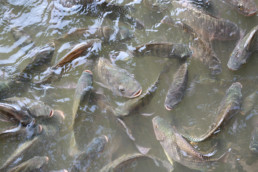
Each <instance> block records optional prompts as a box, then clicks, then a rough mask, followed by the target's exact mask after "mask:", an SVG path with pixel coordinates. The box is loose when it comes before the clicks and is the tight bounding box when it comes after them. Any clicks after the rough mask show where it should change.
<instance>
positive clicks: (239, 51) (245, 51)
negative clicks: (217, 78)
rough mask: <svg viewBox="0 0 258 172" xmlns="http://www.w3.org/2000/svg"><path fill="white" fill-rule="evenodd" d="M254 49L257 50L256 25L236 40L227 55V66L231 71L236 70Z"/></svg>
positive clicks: (257, 36) (257, 31) (257, 28)
mask: <svg viewBox="0 0 258 172" xmlns="http://www.w3.org/2000/svg"><path fill="white" fill-rule="evenodd" d="M255 51H258V26H255V27H254V28H253V29H252V30H251V31H250V32H249V33H247V34H246V35H245V36H244V37H243V38H241V39H240V40H239V41H238V43H237V45H236V47H235V48H234V50H233V51H232V53H231V55H230V57H229V60H228V63H227V66H228V68H229V69H230V70H233V71H236V70H238V69H239V68H240V67H241V65H242V64H245V63H246V61H247V59H248V58H249V57H250V56H251V55H252V53H254V52H255Z"/></svg>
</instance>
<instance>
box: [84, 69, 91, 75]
mask: <svg viewBox="0 0 258 172" xmlns="http://www.w3.org/2000/svg"><path fill="white" fill-rule="evenodd" d="M84 72H88V73H90V74H91V75H92V72H91V71H90V70H85V71H84Z"/></svg>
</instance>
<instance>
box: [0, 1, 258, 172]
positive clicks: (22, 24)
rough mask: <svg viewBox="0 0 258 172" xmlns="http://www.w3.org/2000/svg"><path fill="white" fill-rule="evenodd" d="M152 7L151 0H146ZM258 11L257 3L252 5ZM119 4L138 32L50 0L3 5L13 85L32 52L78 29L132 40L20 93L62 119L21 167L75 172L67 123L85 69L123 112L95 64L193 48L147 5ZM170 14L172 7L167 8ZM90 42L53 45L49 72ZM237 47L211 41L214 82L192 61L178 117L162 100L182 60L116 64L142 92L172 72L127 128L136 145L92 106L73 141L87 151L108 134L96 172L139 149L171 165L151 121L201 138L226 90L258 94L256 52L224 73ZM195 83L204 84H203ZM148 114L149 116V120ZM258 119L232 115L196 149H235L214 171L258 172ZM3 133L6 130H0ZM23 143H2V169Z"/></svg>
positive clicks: (225, 14)
mask: <svg viewBox="0 0 258 172" xmlns="http://www.w3.org/2000/svg"><path fill="white" fill-rule="evenodd" d="M146 1H148V0H146ZM255 2H256V4H257V5H258V0H255ZM114 3H117V4H118V5H130V6H132V7H133V8H132V10H130V12H131V14H130V15H132V16H133V17H134V18H137V19H138V20H139V21H142V22H143V23H144V26H145V28H144V29H137V28H135V26H134V25H131V24H129V23H128V22H123V21H122V18H121V19H120V20H119V17H118V18H112V19H110V18H109V17H107V16H108V15H107V13H104V12H101V13H99V14H98V15H97V16H95V15H87V14H85V11H83V10H82V9H81V6H73V7H71V8H66V7H63V6H62V5H61V4H60V2H59V1H58V0H57V1H50V0H20V1H16V0H2V1H1V2H0V81H8V80H12V79H13V78H14V77H15V76H16V75H17V74H19V73H20V72H21V71H22V69H23V68H24V67H25V66H26V65H27V64H28V63H29V62H30V60H31V59H30V55H28V54H29V53H30V50H32V49H33V47H42V46H44V45H46V44H48V43H49V42H51V41H53V40H55V39H56V38H59V37H62V36H63V35H64V34H66V33H68V32H71V31H73V30H75V29H76V28H94V27H100V26H110V27H113V28H118V26H123V27H126V28H128V29H129V30H131V31H132V32H133V33H134V37H133V38H132V39H130V40H125V41H122V42H119V41H113V42H112V41H111V42H109V43H102V45H101V49H100V50H98V51H97V52H95V54H94V55H92V56H90V55H89V54H87V55H85V56H81V57H80V58H78V59H76V60H74V61H72V62H71V63H70V64H68V65H66V66H65V73H64V74H63V75H62V78H61V79H60V80H58V81H56V82H53V83H51V84H46V85H40V86H38V85H34V84H30V85H29V88H28V90H26V91H25V92H19V91H17V95H16V96H19V97H28V98H30V99H36V100H41V101H43V102H45V103H46V104H48V105H50V106H51V107H52V108H54V109H59V110H61V111H63V112H64V114H65V120H64V122H63V124H62V127H61V129H60V131H59V132H58V134H57V135H56V137H55V139H51V140H49V141H44V142H42V144H40V146H39V147H36V148H34V150H33V151H30V152H29V153H28V155H27V154H26V155H24V156H21V157H20V159H19V161H23V160H25V159H29V158H31V157H33V156H36V155H41V156H43V155H46V156H48V157H49V159H50V161H49V163H48V165H47V170H58V169H70V166H71V164H72V161H73V157H71V156H69V154H68V152H67V150H68V147H67V146H68V144H67V142H68V134H69V133H68V132H70V131H69V130H68V124H69V123H70V120H71V114H72V105H73V96H74V92H75V87H76V83H77V81H78V79H79V77H80V75H81V73H82V71H84V70H86V69H90V70H92V72H93V80H94V82H93V88H94V91H98V92H103V93H104V94H105V96H106V98H107V100H108V102H110V104H111V105H112V106H113V107H116V106H118V105H121V106H122V105H123V103H124V102H126V101H127V100H128V99H127V98H121V97H118V96H116V95H114V94H113V93H112V92H111V91H110V90H107V89H106V88H104V87H102V86H101V85H100V84H99V79H98V77H97V75H96V69H95V66H94V62H92V61H96V60H97V58H98V57H105V58H107V59H111V58H110V55H109V54H110V52H113V53H114V52H118V51H126V50H129V49H132V48H133V47H136V46H138V45H142V44H145V43H149V42H172V43H184V44H186V45H189V46H190V44H191V41H192V38H191V37H190V35H189V34H188V33H187V32H185V31H183V30H182V29H180V28H178V27H172V26H168V25H164V24H161V23H160V21H161V19H162V18H163V17H164V13H161V12H157V11H155V10H151V9H150V8H148V7H147V6H146V5H145V4H144V2H143V1H140V0H139V1H131V0H117V1H114ZM168 8H170V7H168ZM214 9H215V11H216V15H217V16H218V17H221V18H225V19H227V20H230V21H232V22H234V23H235V24H237V26H238V27H239V28H241V29H242V30H243V31H245V32H246V33H247V32H249V31H250V30H251V29H252V28H253V27H254V26H256V25H257V24H258V15H254V16H251V17H244V16H242V15H241V14H239V13H237V12H236V11H235V10H234V9H233V8H232V7H230V6H229V5H228V4H226V3H225V2H223V1H222V0H216V1H214ZM178 10H179V9H176V8H173V7H171V9H170V13H171V15H172V16H173V15H176V13H177V12H178ZM13 28H18V29H19V30H21V31H22V32H24V37H22V38H20V39H19V40H15V39H14V38H13V35H12V29H13ZM28 36H29V37H30V38H31V39H32V40H33V44H29V45H26V46H22V45H23V44H22V42H23V39H26V38H27V37H28ZM83 41H85V39H84V38H83V37H81V38H79V39H77V40H65V39H64V40H62V41H61V42H59V43H58V44H56V47H55V52H54V56H53V59H52V61H51V65H54V64H56V62H57V61H58V60H59V59H60V58H62V57H63V56H64V55H65V54H66V53H67V52H69V51H70V50H71V49H72V47H73V46H74V45H75V44H78V43H80V42H83ZM236 43H237V40H233V41H219V40H218V41H213V42H212V46H213V48H214V51H215V53H216V54H217V56H218V57H219V58H220V60H221V63H222V73H220V74H219V75H215V76H212V75H211V74H210V71H209V70H208V69H207V67H206V66H205V65H203V64H202V63H201V62H200V61H198V60H193V59H191V58H190V59H188V63H189V69H188V70H189V77H188V85H187V92H186V94H185V96H184V98H183V100H182V102H180V103H179V104H178V105H177V106H176V107H175V108H174V109H173V110H171V111H167V110H166V109H165V108H164V101H165V97H166V94H167V90H168V87H169V85H170V84H171V82H172V80H173V74H174V73H175V72H176V70H177V69H178V67H179V65H180V63H179V62H178V60H177V59H166V58H163V57H156V56H143V57H133V58H130V59H123V58H122V59H119V58H115V59H111V60H112V61H113V63H114V64H116V65H117V66H119V67H121V68H124V69H126V70H127V71H129V72H130V73H132V74H133V75H134V77H135V78H136V80H138V81H139V83H140V84H141V85H142V88H143V92H144V91H145V90H146V89H147V88H148V87H149V86H150V85H151V84H152V83H154V82H155V79H156V78H157V76H158V75H159V74H160V72H161V71H162V69H163V67H164V65H166V64H168V63H169V65H170V67H169V71H168V72H167V73H166V75H165V77H164V78H162V80H161V81H160V84H159V86H158V89H157V90H156V92H155V95H154V97H153V99H152V100H151V101H150V102H149V104H147V105H146V106H144V107H142V108H141V109H139V110H138V111H136V112H133V113H132V114H130V115H129V116H128V117H125V118H123V121H124V122H125V124H126V125H127V127H128V128H129V129H131V131H132V135H133V136H134V138H135V141H132V140H131V139H130V138H129V137H128V135H127V134H126V133H125V132H124V130H123V129H121V127H120V126H118V125H119V124H118V123H117V122H115V120H114V118H112V117H111V116H110V115H111V114H109V112H108V111H106V110H105V109H104V108H102V107H101V106H100V105H99V104H97V103H96V101H94V98H92V99H90V100H89V102H82V103H81V104H80V107H79V110H78V112H77V118H76V121H75V127H74V130H75V136H76V141H77V142H78V145H79V149H80V150H83V149H84V148H85V147H86V146H87V144H88V143H89V142H90V141H91V140H92V139H93V138H95V137H97V136H100V135H106V136H108V138H109V142H108V144H107V146H106V147H105V149H104V152H103V153H101V154H100V155H99V157H98V160H97V161H94V163H93V164H92V168H91V171H99V170H100V169H101V167H103V166H104V165H106V164H107V163H109V162H111V161H112V160H114V159H116V158H118V157H120V156H121V155H124V154H129V153H135V152H139V151H138V149H137V148H136V145H139V146H141V147H145V148H150V151H149V152H148V154H150V155H153V156H156V157H159V158H161V159H163V160H166V161H167V158H166V155H165V154H164V151H163V149H162V147H161V146H160V143H159V142H158V141H157V140H156V138H155V134H154V131H153V126H152V118H153V117H155V116H161V117H162V118H165V119H166V120H167V121H169V122H171V123H173V124H175V125H176V126H177V129H178V131H179V132H184V131H187V132H188V134H191V135H200V134H201V133H204V131H206V130H207V129H208V128H209V126H210V124H211V123H212V122H213V121H214V116H215V115H216V109H217V108H218V106H219V104H220V102H221V100H222V98H223V96H224V95H225V92H226V90H227V89H228V88H229V86H230V85H231V84H232V83H233V82H236V81H238V82H240V83H241V84H242V85H243V88H242V94H243V98H245V97H246V96H248V95H250V94H251V93H253V92H255V91H258V90H257V89H258V75H257V72H258V68H257V65H258V58H256V57H257V56H258V54H257V53H254V54H253V55H252V56H251V57H250V59H249V60H248V62H247V64H246V65H243V66H242V67H241V68H240V70H238V71H236V72H232V71H230V70H229V69H228V68H227V61H228V59H229V56H230V54H231V52H232V50H233V49H234V47H235V45H236ZM44 75H45V73H42V74H35V76H34V78H33V80H32V82H37V81H39V80H40V79H42V77H44ZM198 78H203V80H204V82H200V81H199V80H198ZM144 114H149V115H150V114H152V115H151V116H146V115H145V116H144ZM257 118H258V105H257V103H255V104H254V108H253V110H251V111H250V112H249V113H248V114H246V115H241V114H240V113H238V114H236V115H234V117H232V118H231V119H230V120H229V121H227V122H225V123H223V126H222V127H220V129H219V131H218V132H216V133H217V134H216V135H214V136H213V137H211V138H209V139H207V141H204V142H201V143H200V144H197V145H194V147H195V148H196V149H198V150H202V151H209V150H210V149H211V147H212V146H213V145H214V144H216V145H217V146H216V153H215V156H216V157H219V156H220V155H222V154H223V153H224V152H226V151H229V150H230V154H231V156H229V157H230V158H228V161H227V162H226V163H224V164H222V165H221V166H215V165H214V169H212V170H211V171H255V170H256V169H258V158H257V154H254V153H251V151H250V150H249V144H250V140H251V133H252V130H253V128H254V127H253V121H254V120H257ZM0 127H1V126H0ZM24 140H25V139H23V138H22V139H17V138H13V137H11V138H4V139H2V138H1V141H0V166H1V164H3V163H4V162H5V160H6V159H7V158H8V157H9V156H10V155H11V154H12V153H13V152H14V151H15V150H16V149H17V147H18V146H19V145H20V144H22V143H23V142H24ZM125 171H141V172H143V171H146V172H147V171H148V172H150V171H166V169H165V168H163V167H162V166H158V165H157V163H155V162H154V161H153V160H146V159H144V160H141V161H137V162H135V163H133V164H132V165H130V166H129V167H127V168H126V169H125ZM174 171H194V170H192V169H189V168H187V167H184V166H183V165H180V164H179V163H174Z"/></svg>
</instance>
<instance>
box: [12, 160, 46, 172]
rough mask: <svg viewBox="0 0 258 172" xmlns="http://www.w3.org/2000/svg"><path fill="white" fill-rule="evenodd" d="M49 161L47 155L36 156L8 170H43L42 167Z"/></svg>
mask: <svg viewBox="0 0 258 172" xmlns="http://www.w3.org/2000/svg"><path fill="white" fill-rule="evenodd" d="M48 161H49V158H48V157H47V156H35V157H33V158H31V159H29V160H27V161H25V162H23V163H21V164H19V165H17V166H15V167H13V168H11V169H10V170H8V172H28V171H37V170H39V171H40V170H42V167H43V166H44V165H46V164H47V163H48Z"/></svg>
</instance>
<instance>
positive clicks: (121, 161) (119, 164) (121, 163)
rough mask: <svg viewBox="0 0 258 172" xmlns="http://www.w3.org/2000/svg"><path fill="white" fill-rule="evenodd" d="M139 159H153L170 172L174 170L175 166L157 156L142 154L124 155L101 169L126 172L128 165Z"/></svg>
mask: <svg viewBox="0 0 258 172" xmlns="http://www.w3.org/2000/svg"><path fill="white" fill-rule="evenodd" d="M138 159H151V160H153V161H155V162H157V161H158V162H159V163H161V164H162V165H163V166H164V167H165V168H166V169H167V171H169V172H172V171H173V170H174V167H173V165H171V164H169V163H168V162H166V161H164V160H161V159H159V158H157V157H155V156H152V155H145V154H141V153H132V154H124V155H122V156H120V157H118V158H117V159H115V160H114V161H112V162H110V163H108V164H107V165H105V166H104V167H102V168H101V169H100V172H111V171H112V172H118V171H124V168H125V167H126V166H128V164H132V163H134V162H135V161H137V160H138Z"/></svg>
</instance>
